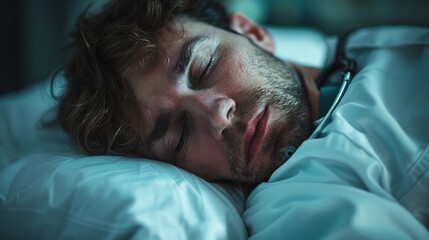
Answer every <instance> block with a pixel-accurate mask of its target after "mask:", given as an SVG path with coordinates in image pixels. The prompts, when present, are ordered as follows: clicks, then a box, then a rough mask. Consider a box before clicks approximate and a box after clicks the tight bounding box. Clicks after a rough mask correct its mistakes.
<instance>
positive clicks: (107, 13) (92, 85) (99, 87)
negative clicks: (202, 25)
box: [57, 0, 228, 155]
mask: <svg viewBox="0 0 429 240" xmlns="http://www.w3.org/2000/svg"><path fill="white" fill-rule="evenodd" d="M179 17H185V18H187V19H192V20H196V21H202V22H206V23H209V24H211V25H214V26H216V27H219V28H223V29H228V19H227V15H226V12H225V9H224V8H223V7H222V6H220V5H219V4H217V3H214V2H211V1H205V0H113V1H111V2H109V3H108V4H107V5H105V6H104V8H103V9H102V10H101V11H100V12H98V13H92V14H89V13H88V11H85V12H84V13H83V14H82V15H81V16H80V17H79V19H78V21H77V23H76V25H75V29H74V30H73V32H72V35H71V36H72V44H71V55H70V58H69V62H68V64H67V66H66V69H65V71H64V75H65V78H66V88H65V89H66V91H65V92H64V94H63V95H62V96H61V98H60V99H61V100H60V103H59V108H58V114H57V121H58V122H59V123H60V125H61V126H62V128H63V129H64V130H65V131H66V132H67V133H68V134H70V136H71V137H72V139H73V140H74V142H75V143H76V144H77V145H78V146H79V148H80V149H82V150H83V151H84V152H85V153H87V154H105V153H106V152H108V151H109V150H112V151H115V152H117V153H122V154H136V155H141V150H142V149H143V147H144V142H143V141H142V139H141V137H140V134H139V133H140V132H141V128H142V127H144V126H140V125H139V124H136V123H137V122H138V121H139V120H138V116H139V113H138V106H137V101H136V98H135V97H134V95H133V93H132V91H131V89H130V87H129V85H128V84H127V82H126V81H125V77H124V73H125V71H126V70H127V69H128V68H129V67H131V66H132V65H134V64H136V63H138V62H140V63H143V62H144V61H143V60H144V59H147V58H150V57H151V56H153V54H155V52H156V51H159V50H160V47H159V43H158V42H157V36H158V35H159V34H160V33H161V32H162V31H163V30H164V29H165V28H166V27H167V25H168V24H169V23H170V22H171V21H172V20H174V19H177V18H179Z"/></svg>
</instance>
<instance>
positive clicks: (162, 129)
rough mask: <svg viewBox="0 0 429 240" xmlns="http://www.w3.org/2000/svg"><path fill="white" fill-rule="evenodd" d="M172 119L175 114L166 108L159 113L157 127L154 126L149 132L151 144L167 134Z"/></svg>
mask: <svg viewBox="0 0 429 240" xmlns="http://www.w3.org/2000/svg"><path fill="white" fill-rule="evenodd" d="M171 119H173V114H172V113H171V111H168V110H164V111H163V112H161V113H160V114H159V115H158V117H157V118H156V121H155V127H153V129H152V131H151V133H150V134H149V145H150V146H151V147H153V145H154V144H155V143H156V142H157V141H159V140H160V139H162V138H163V137H164V136H165V134H166V133H167V130H168V126H169V125H170V122H171Z"/></svg>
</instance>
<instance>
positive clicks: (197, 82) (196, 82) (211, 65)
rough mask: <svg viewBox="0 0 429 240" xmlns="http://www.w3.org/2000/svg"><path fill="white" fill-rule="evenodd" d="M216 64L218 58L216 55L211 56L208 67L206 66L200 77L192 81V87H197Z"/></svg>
mask: <svg viewBox="0 0 429 240" xmlns="http://www.w3.org/2000/svg"><path fill="white" fill-rule="evenodd" d="M215 64H216V59H215V57H214V56H211V57H210V59H209V62H208V63H207V65H206V67H205V68H204V70H203V71H202V73H201V75H200V76H199V77H198V79H196V80H195V81H194V83H192V84H191V85H192V86H191V87H192V88H193V89H196V88H198V87H199V86H200V84H201V82H202V81H203V79H204V77H206V76H207V75H209V74H210V72H211V70H212V68H213V66H214V65H215Z"/></svg>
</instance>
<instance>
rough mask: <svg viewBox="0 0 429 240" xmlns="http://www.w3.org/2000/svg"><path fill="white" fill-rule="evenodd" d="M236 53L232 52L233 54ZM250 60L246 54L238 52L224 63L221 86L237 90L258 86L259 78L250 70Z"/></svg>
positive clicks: (229, 89)
mask: <svg viewBox="0 0 429 240" xmlns="http://www.w3.org/2000/svg"><path fill="white" fill-rule="evenodd" d="M233 54H235V53H231V55H233ZM249 64H250V62H249V61H248V57H247V55H246V54H243V53H237V54H235V56H234V57H232V56H231V57H230V58H229V61H228V62H225V63H224V67H223V68H222V69H223V71H222V72H221V76H222V77H221V79H220V81H221V83H222V84H221V87H222V88H223V90H225V91H231V90H235V91H236V92H239V91H242V90H246V89H249V88H253V87H256V86H257V85H258V84H257V83H258V79H257V78H256V76H254V73H251V72H250V71H249V67H250V65H249Z"/></svg>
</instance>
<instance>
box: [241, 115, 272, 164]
mask: <svg viewBox="0 0 429 240" xmlns="http://www.w3.org/2000/svg"><path fill="white" fill-rule="evenodd" d="M269 118H270V111H269V108H268V106H266V107H265V108H264V109H263V110H262V111H261V112H260V113H258V114H256V115H255V116H254V117H253V118H251V119H250V121H249V122H248V124H247V129H246V133H245V135H244V146H245V153H247V159H248V160H247V163H248V164H249V163H250V162H251V161H252V160H253V159H254V158H255V157H256V155H257V154H258V153H259V152H260V150H261V148H262V146H263V144H264V139H265V136H266V134H267V130H268V120H269Z"/></svg>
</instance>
